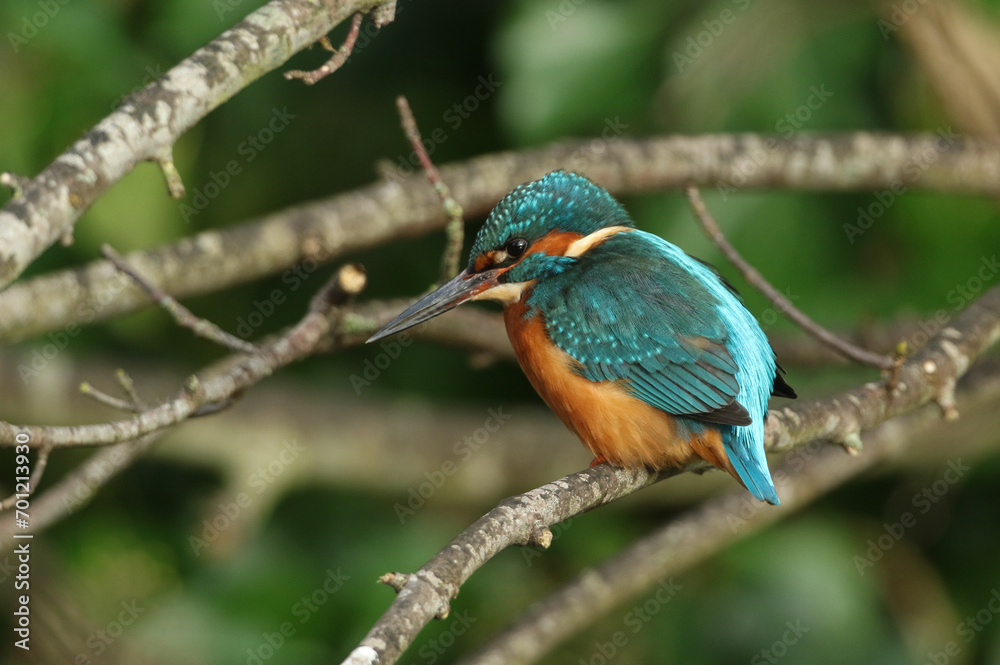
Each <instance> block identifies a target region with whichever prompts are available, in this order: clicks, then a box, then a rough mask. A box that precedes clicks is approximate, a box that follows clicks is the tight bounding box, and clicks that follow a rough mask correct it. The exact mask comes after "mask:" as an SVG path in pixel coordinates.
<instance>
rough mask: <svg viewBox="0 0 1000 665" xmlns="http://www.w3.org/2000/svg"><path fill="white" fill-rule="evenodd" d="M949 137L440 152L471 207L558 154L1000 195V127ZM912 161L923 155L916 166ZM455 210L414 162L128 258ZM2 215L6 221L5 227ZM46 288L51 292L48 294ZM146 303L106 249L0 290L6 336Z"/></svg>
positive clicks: (155, 271) (575, 162)
mask: <svg viewBox="0 0 1000 665" xmlns="http://www.w3.org/2000/svg"><path fill="white" fill-rule="evenodd" d="M940 140H941V139H940V137H938V136H936V135H933V134H930V135H928V134H921V135H914V136H907V137H903V136H883V135H874V134H868V133H855V134H845V135H840V136H830V137H809V136H802V137H796V138H792V139H779V138H773V137H766V136H759V135H754V134H738V135H706V136H697V137H683V136H670V137H656V138H650V139H645V140H625V139H612V140H608V141H604V140H599V141H595V140H586V141H569V142H562V143H557V144H554V145H550V146H547V147H544V148H541V149H536V150H527V151H523V152H518V153H499V154H496V155H487V156H483V157H479V158H476V159H473V160H469V161H467V162H462V163H459V164H454V165H451V166H444V167H442V168H441V177H442V179H444V180H445V181H447V182H448V183H449V186H450V188H451V191H452V193H453V195H454V197H455V200H456V201H458V203H459V204H460V205H461V206H462V207H463V208H464V209H465V211H466V213H467V214H468V215H470V216H475V215H481V214H485V213H486V212H488V211H489V209H490V208H491V207H492V206H493V205H494V204H496V202H497V201H499V200H500V198H501V197H502V196H503V195H505V194H506V193H507V192H509V191H510V190H511V189H512V188H513V187H514V186H516V185H519V184H521V183H522V182H525V181H527V180H532V179H535V178H538V177H540V176H542V175H544V174H545V173H547V172H549V171H552V170H554V169H559V168H563V169H575V170H578V171H581V172H583V173H585V174H586V175H588V176H590V177H591V178H593V179H594V180H595V181H596V182H598V183H599V184H600V185H601V186H603V187H606V188H608V189H609V190H610V191H612V192H613V193H616V194H625V193H630V192H644V191H654V190H662V189H669V188H680V187H684V186H686V185H690V184H697V185H700V186H715V187H718V188H720V189H721V190H722V191H730V190H731V189H734V188H736V187H739V188H761V187H784V188H789V189H815V190H858V189H861V190H869V191H870V190H872V189H884V188H886V187H890V186H892V185H893V184H895V185H897V186H898V185H900V184H901V183H902V184H905V185H907V186H909V187H911V188H922V189H928V190H935V191H948V192H954V193H960V192H965V193H974V194H988V195H993V196H997V195H1000V140H996V139H958V138H956V139H954V140H953V142H952V143H950V144H948V146H947V149H946V150H944V151H943V152H942V151H939V150H938V148H939V147H940V146H938V142H939V141H940ZM926 154H935V155H936V160H935V161H933V162H932V163H929V164H926V163H925V162H924V161H922V160H925V157H923V156H922V155H926ZM915 163H919V164H921V165H922V166H926V168H925V169H924V170H923V171H922V172H921V171H920V170H919V169H914V168H913V165H914V164H915ZM914 172H916V173H918V176H914V175H913V174H914ZM914 177H917V179H916V180H914ZM446 221H447V216H446V215H445V213H444V211H443V210H442V209H441V204H440V201H438V200H437V197H435V196H434V194H433V192H431V191H429V190H428V188H427V186H426V184H425V183H424V181H423V179H422V178H421V177H419V176H416V177H411V178H407V179H403V180H393V181H388V182H383V183H381V184H375V185H370V186H368V187H365V188H361V189H358V190H354V191H352V192H348V193H345V194H340V195H337V196H334V197H331V198H328V199H324V200H321V201H317V202H314V203H311V204H307V205H302V206H298V207H295V208H292V209H290V210H287V211H284V212H278V213H274V214H272V215H269V216H266V217H263V218H261V219H257V220H254V221H251V222H247V223H245V224H242V225H240V226H235V227H231V228H226V229H222V230H218V231H207V232H204V233H200V234H198V235H195V236H192V237H190V238H186V239H184V240H181V241H179V242H177V243H174V244H172V245H166V246H164V247H161V248H159V249H154V250H147V251H142V252H132V253H130V254H128V255H126V257H125V259H126V260H127V261H128V263H129V264H130V265H132V266H134V267H135V268H136V269H138V270H140V271H141V272H142V274H143V275H146V277H147V278H148V279H149V280H151V281H153V282H154V283H156V284H158V285H160V286H161V287H162V288H163V290H164V291H166V292H167V293H169V294H171V295H172V296H174V297H176V298H183V297H186V296H191V295H197V294H202V293H210V292H214V291H218V290H220V289H224V288H226V287H229V286H232V285H234V284H239V283H243V282H247V281H251V280H254V279H257V278H260V277H263V276H265V275H271V274H276V273H280V272H281V271H283V270H287V269H289V267H291V266H295V265H296V264H298V263H299V262H302V261H307V262H308V261H316V262H327V261H332V260H334V259H337V258H338V257H342V256H343V255H345V254H347V253H350V252H353V251H358V250H361V249H366V248H370V247H373V246H376V245H380V244H384V243H385V242H387V241H389V240H392V239H394V238H403V237H409V236H413V235H418V234H421V233H426V232H428V231H431V230H434V229H438V228H441V227H442V226H444V224H445V223H446ZM18 224H20V222H18ZM3 227H4V223H3V222H2V221H0V237H2V234H3V231H2V229H3ZM0 247H3V245H0ZM2 251H3V250H0V253H2ZM42 300H44V302H45V303H46V306H45V307H38V306H37V304H38V302H41V301H42ZM147 304H148V300H147V298H146V296H145V295H144V294H143V293H142V291H141V290H140V289H138V288H135V287H133V286H132V285H130V284H128V282H127V280H123V279H122V277H121V275H119V274H118V272H117V271H116V270H115V269H114V267H113V266H112V265H111V264H110V263H109V262H107V261H95V262H93V263H90V264H88V265H86V266H83V267H81V268H77V269H72V270H62V271H58V272H54V273H51V274H48V275H41V276H39V277H35V278H33V279H30V280H27V281H25V282H22V283H18V284H14V285H12V286H11V287H10V288H8V289H7V290H6V291H3V292H0V343H2V342H11V341H17V340H20V339H25V338H27V337H31V336H33V335H36V334H39V333H42V332H48V331H54V330H60V329H63V328H66V327H68V326H72V325H74V324H80V323H83V322H88V323H89V322H91V321H96V320H103V319H107V318H110V317H112V316H115V315H118V314H122V313H125V312H131V311H134V310H136V309H138V308H139V307H142V306H145V305H147Z"/></svg>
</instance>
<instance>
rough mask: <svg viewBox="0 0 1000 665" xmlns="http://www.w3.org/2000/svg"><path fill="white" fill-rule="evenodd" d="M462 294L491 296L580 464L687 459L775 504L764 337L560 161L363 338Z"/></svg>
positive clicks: (774, 373) (464, 297)
mask: <svg viewBox="0 0 1000 665" xmlns="http://www.w3.org/2000/svg"><path fill="white" fill-rule="evenodd" d="M470 300H493V301H498V302H500V303H502V304H503V305H504V314H503V317H504V323H505V324H506V327H507V334H508V336H509V337H510V341H511V345H512V346H513V348H514V352H515V354H516V356H517V360H518V362H519V363H520V365H521V369H522V370H523V371H524V373H525V374H526V375H527V377H528V380H529V381H530V382H531V384H532V385H533V386H534V388H535V390H536V391H537V392H538V394H539V395H540V396H541V397H542V399H543V400H544V401H545V403H546V404H548V406H549V407H550V408H551V409H552V410H553V411H554V412H555V413H556V414H557V415H558V416H559V418H560V419H561V420H562V421H563V423H564V424H565V425H566V427H568V428H569V429H570V430H571V431H572V432H573V433H575V434H576V435H577V436H578V437H579V438H580V440H581V441H582V442H583V443H584V445H586V446H587V448H589V449H590V451H591V452H592V453H593V454H594V461H593V463H592V464H591V466H593V465H595V464H598V463H601V462H608V463H610V464H613V465H618V466H622V467H630V468H631V467H639V466H646V467H650V468H653V469H666V468H675V467H679V468H696V467H703V465H702V460H703V461H704V462H707V463H708V464H711V465H712V466H715V467H717V468H719V469H722V470H724V471H727V472H729V474H730V475H732V476H733V477H734V478H735V479H736V480H737V481H738V482H739V483H740V484H742V485H743V487H745V488H746V489H747V490H748V491H749V492H750V493H751V494H752V495H753V496H754V497H756V498H757V499H759V500H761V501H766V502H768V503H771V504H774V505H778V504H779V503H780V502H779V500H778V496H777V493H776V492H775V489H774V483H773V481H772V480H771V474H770V471H769V470H768V467H767V459H766V458H765V455H764V421H765V419H766V418H767V407H768V397H769V396H771V395H774V396H780V397H789V398H794V397H795V396H796V395H795V391H794V390H792V388H791V387H790V386H789V385H788V384H787V383H786V382H785V380H784V378H783V377H782V375H781V374H782V372H781V368H780V367H779V366H778V365H777V363H776V361H775V355H774V351H773V350H772V349H771V346H770V344H769V342H768V340H767V337H766V336H765V335H764V332H763V331H762V330H761V328H760V325H758V323H757V321H756V319H754V317H753V315H751V314H750V312H749V311H747V309H746V307H744V305H743V303H742V301H741V300H740V297H739V294H738V293H737V292H736V290H735V289H734V288H733V287H732V285H730V284H729V282H727V281H726V280H725V279H724V278H723V277H722V276H721V275H719V273H717V272H716V271H715V269H714V268H712V267H711V266H710V265H709V264H707V263H704V262H703V261H700V260H699V259H695V258H693V257H691V256H689V255H688V254H686V253H685V252H684V251H683V250H681V249H680V248H678V247H677V246H676V245H673V244H671V243H669V242H667V241H666V240H663V239H662V238H660V237H659V236H656V235H653V234H651V233H646V232H644V231H640V230H638V229H636V228H635V225H634V224H633V223H632V220H631V219H630V217H629V215H628V213H627V212H626V210H625V208H624V207H622V205H621V204H620V203H619V202H618V201H616V200H615V199H614V198H613V197H612V196H611V195H610V194H609V193H608V192H607V191H606V190H604V189H603V188H601V187H599V186H598V185H596V184H594V183H593V182H591V181H590V180H588V179H587V178H585V177H584V176H581V175H578V174H576V173H567V172H564V171H554V172H552V173H549V174H548V175H546V176H544V177H543V178H541V179H539V180H535V181H532V182H528V183H524V184H522V185H520V186H518V187H517V188H515V189H514V190H513V191H511V192H510V193H509V194H507V195H506V196H505V197H504V198H503V199H502V200H501V201H500V203H498V204H497V206H496V207H495V208H494V209H493V211H492V212H491V213H490V214H489V216H488V217H487V219H486V222H485V223H484V225H483V227H482V229H481V230H480V231H479V234H478V235H477V236H476V241H475V243H474V244H473V247H472V251H471V255H470V258H469V263H468V266H467V267H466V268H465V270H463V271H462V272H461V273H459V274H458V275H457V276H455V277H454V279H452V280H450V281H448V282H447V283H445V284H444V285H442V286H441V287H440V288H438V289H437V290H435V291H433V292H431V293H429V294H428V295H426V296H425V297H423V298H421V299H419V300H418V301H417V302H415V303H414V304H413V305H412V306H410V307H409V308H407V309H406V310H405V311H403V312H402V313H401V314H400V315H399V316H397V317H396V318H395V319H393V320H392V321H390V322H389V323H388V324H387V325H386V326H385V327H383V328H382V329H381V330H379V331H378V332H377V333H376V334H375V335H374V336H372V337H371V339H369V340H368V341H369V342H373V341H375V340H378V339H381V338H383V337H386V336H388V335H392V334H393V333H397V332H399V331H401V330H405V329H406V328H409V327H411V326H415V325H417V324H419V323H422V322H424V321H426V320H428V319H430V318H432V317H435V316H437V315H439V314H442V313H444V312H447V311H448V310H450V309H452V308H454V307H456V306H458V305H460V304H462V303H464V302H466V301H470Z"/></svg>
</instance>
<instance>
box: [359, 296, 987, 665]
mask: <svg viewBox="0 0 1000 665" xmlns="http://www.w3.org/2000/svg"><path fill="white" fill-rule="evenodd" d="M997 339H1000V287H996V288H994V289H992V290H990V291H989V292H987V293H986V294H985V295H984V296H982V297H981V298H980V299H979V300H977V301H976V302H974V303H972V304H971V305H970V306H969V307H968V308H967V309H965V310H964V311H963V312H962V313H961V314H959V315H958V316H957V317H956V319H955V321H954V323H953V325H952V326H949V327H947V328H945V329H943V330H942V331H941V332H939V333H938V334H937V335H936V336H935V337H934V339H933V340H932V341H931V342H930V343H929V344H928V345H927V347H925V348H924V349H923V350H922V351H921V352H920V353H918V354H916V355H915V356H914V357H913V358H911V359H909V360H908V361H907V362H906V363H905V364H904V365H903V366H902V368H901V369H900V372H899V377H898V381H897V382H896V384H895V386H894V389H893V390H891V391H890V390H887V389H886V387H885V386H884V385H883V384H868V385H866V386H863V387H861V388H857V389H855V390H851V391H848V392H845V393H842V394H839V395H835V396H833V397H830V398H826V399H820V400H810V401H804V402H801V403H798V404H794V405H791V406H786V407H784V408H782V409H780V410H778V411H773V412H771V414H770V415H769V417H768V422H767V430H766V445H765V447H766V449H767V450H769V451H776V450H782V451H785V450H790V449H791V448H792V447H794V446H796V445H801V444H803V443H807V442H810V441H813V440H815V439H828V440H833V441H835V442H846V441H850V440H851V439H852V438H853V439H858V434H859V432H861V431H862V430H867V429H870V428H872V427H874V426H876V425H878V424H880V423H882V422H885V421H886V420H889V419H890V418H894V417H896V416H899V415H902V414H903V413H906V412H909V411H913V410H914V409H916V408H918V407H919V406H921V405H924V404H926V403H927V402H928V401H931V400H934V399H936V400H938V401H943V400H944V399H946V396H947V397H950V396H951V394H952V393H953V391H954V386H955V382H956V381H957V379H958V378H959V377H960V376H962V375H963V374H965V372H966V371H967V370H968V369H969V366H970V365H971V364H972V363H973V362H974V361H975V359H976V358H978V357H979V355H980V354H982V353H983V351H985V349H986V348H988V347H989V346H990V345H991V344H993V343H994V342H996V341H997ZM858 441H860V440H858ZM866 466H867V464H866V463H862V464H858V465H856V466H852V467H844V468H845V472H847V471H849V472H850V474H851V475H853V474H854V473H857V472H858V471H860V470H861V469H863V468H865V467H866ZM852 469H853V471H851V470H852ZM675 473H676V472H674V471H667V472H659V473H651V472H649V471H647V470H644V469H643V470H626V469H620V468H614V467H610V466H609V465H607V464H606V463H605V464H600V465H598V466H596V467H593V468H590V469H587V470H586V471H581V472H579V473H575V474H572V475H570V476H567V477H565V478H563V479H561V480H559V481H556V482H554V483H550V484H548V485H545V486H543V487H540V488H538V489H536V490H532V491H531V492H527V493H526V494H522V495H518V496H515V497H511V498H508V499H506V500H504V501H502V502H501V503H500V504H499V505H498V506H497V507H496V508H494V509H493V510H491V511H490V512H489V513H487V514H486V515H484V516H483V517H482V518H480V519H479V520H478V521H476V522H475V523H474V524H472V525H471V526H470V527H468V528H467V529H466V530H465V531H463V532H462V533H461V534H459V535H458V536H457V537H456V538H455V539H454V540H452V542H451V543H449V544H448V545H447V546H446V547H445V548H444V549H443V550H442V551H441V552H439V553H438V554H437V555H436V556H435V557H434V558H432V559H431V560H430V561H429V562H428V563H427V564H426V565H425V566H423V567H422V568H421V569H420V570H419V571H417V572H416V573H414V574H412V575H409V576H408V577H407V578H406V582H405V584H400V585H399V586H401V590H400V591H399V594H398V595H397V597H396V599H395V601H393V603H392V605H391V606H390V607H389V609H388V610H387V611H386V612H385V614H383V615H382V618H380V619H379V620H378V622H376V624H375V626H374V627H373V628H372V629H371V630H370V631H369V633H368V635H367V636H365V638H364V639H363V640H362V641H361V644H360V645H359V647H358V648H357V649H355V651H354V652H353V653H352V654H351V656H350V657H349V658H348V660H347V661H345V662H349V663H351V664H352V665H354V664H356V663H369V664H371V663H375V662H378V663H380V664H381V665H391V663H394V662H395V661H396V660H397V659H398V658H399V656H400V655H401V654H402V652H403V651H404V650H405V649H406V647H407V646H409V645H410V644H411V643H412V641H413V639H414V638H415V637H416V635H417V633H418V632H419V631H420V630H421V629H422V628H423V626H424V625H426V624H427V623H428V622H429V621H430V620H431V619H433V618H435V617H438V618H441V617H444V616H447V614H448V612H449V609H450V602H451V600H452V599H454V598H455V597H456V595H457V594H458V590H459V589H460V588H461V585H462V584H463V583H464V582H465V581H466V580H467V579H468V578H469V577H470V576H471V575H472V573H474V572H475V571H476V570H477V569H478V568H479V567H480V566H482V565H483V564H484V563H485V562H486V561H488V560H489V559H490V558H492V557H493V556H495V555H496V554H497V553H499V552H500V551H502V550H503V549H505V548H506V547H508V546H509V545H513V544H518V543H520V544H525V543H529V542H532V538H533V534H537V533H539V531H540V530H541V529H544V528H547V527H549V526H551V525H553V524H556V523H558V522H561V521H563V520H565V519H568V518H570V517H573V516H574V515H578V514H580V513H582V512H585V511H587V510H590V509H592V508H594V507H596V506H599V505H602V504H604V503H608V502H609V501H613V500H615V499H617V498H620V497H622V496H625V495H628V494H630V493H632V492H635V491H637V490H639V489H642V488H643V487H645V486H647V485H649V484H652V483H655V482H657V481H659V480H662V479H663V478H665V477H668V476H670V475H674V474H675ZM833 475H836V473H834V474H833ZM766 510H772V509H766ZM773 510H780V509H773Z"/></svg>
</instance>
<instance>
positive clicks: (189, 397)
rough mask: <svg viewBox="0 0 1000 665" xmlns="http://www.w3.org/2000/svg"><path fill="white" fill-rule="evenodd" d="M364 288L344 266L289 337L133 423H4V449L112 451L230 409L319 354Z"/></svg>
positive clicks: (358, 275)
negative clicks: (25, 443)
mask: <svg viewBox="0 0 1000 665" xmlns="http://www.w3.org/2000/svg"><path fill="white" fill-rule="evenodd" d="M364 285H365V278H364V270H363V269H361V268H360V267H359V266H357V265H355V264H349V265H346V266H343V267H342V268H341V269H340V270H339V271H337V273H336V274H334V275H333V276H332V277H331V278H330V280H329V281H328V282H327V283H326V284H325V285H324V286H323V287H322V288H321V289H320V290H319V291H318V292H317V294H316V296H314V297H313V299H312V301H311V303H310V308H309V312H308V313H307V314H306V315H305V316H304V317H303V318H302V320H301V321H299V323H297V324H296V325H294V326H293V327H292V328H291V329H290V330H288V331H287V332H286V333H285V334H283V335H281V336H279V337H277V338H276V339H274V340H273V341H271V342H269V343H268V344H266V345H263V346H262V347H261V349H260V350H259V351H258V352H257V353H253V354H246V355H244V356H242V357H240V358H237V359H234V361H233V362H232V363H231V364H230V365H228V366H227V369H226V370H225V371H222V372H220V373H219V374H215V375H212V376H210V377H209V378H206V379H199V378H198V377H197V376H192V377H190V378H189V379H188V382H187V384H186V385H185V386H184V388H183V389H182V390H181V391H179V393H178V394H177V396H175V397H174V398H173V399H172V400H170V401H168V402H166V403H164V404H159V405H157V406H154V407H151V408H149V409H146V410H144V411H142V412H140V413H137V414H135V415H134V416H133V417H131V418H128V419H124V420H117V421H113V422H108V423H100V424H96V425H75V426H52V427H39V426H31V425H25V426H20V425H18V426H15V425H12V424H10V423H8V422H5V421H2V420H0V445H3V444H6V445H13V444H14V442H15V439H16V438H17V436H18V434H20V433H23V434H27V435H28V437H29V439H30V444H29V445H31V446H32V447H35V448H42V447H45V446H49V445H51V446H53V447H57V448H63V447H74V446H91V445H108V444H115V443H121V442H123V441H132V440H135V439H137V438H139V437H141V436H145V435H147V434H151V433H153V432H157V431H160V430H163V429H166V428H168V427H172V426H174V425H176V424H178V423H180V422H183V421H185V420H188V419H190V418H193V417H196V416H199V415H205V414H207V413H212V412H215V411H218V410H221V409H222V408H225V406H228V405H229V404H231V403H232V402H233V401H234V400H235V399H236V398H237V397H239V396H240V395H242V394H243V393H244V392H245V391H246V390H247V389H248V388H250V387H251V386H253V385H254V384H256V383H257V382H259V381H261V380H262V379H264V378H266V377H268V376H270V375H271V374H273V373H274V372H275V371H276V370H277V369H279V368H281V367H284V366H285V365H288V364H290V363H292V362H295V361H296V360H301V359H302V358H305V357H307V356H309V355H311V354H312V353H314V352H316V350H317V349H318V348H319V346H320V343H321V342H323V341H325V338H326V337H327V336H329V335H330V334H331V333H335V332H338V331H336V330H335V329H334V328H335V326H337V325H339V323H340V321H341V320H342V317H343V313H342V312H340V311H339V310H340V305H341V304H343V303H344V302H347V301H348V300H349V299H350V298H352V297H353V296H354V295H356V294H357V293H358V292H359V291H360V290H361V289H362V288H364Z"/></svg>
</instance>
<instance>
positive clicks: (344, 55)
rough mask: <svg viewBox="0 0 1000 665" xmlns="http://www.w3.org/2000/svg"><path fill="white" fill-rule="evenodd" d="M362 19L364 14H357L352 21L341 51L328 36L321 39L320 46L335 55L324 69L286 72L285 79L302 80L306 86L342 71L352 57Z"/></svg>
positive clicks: (325, 64) (326, 63)
mask: <svg viewBox="0 0 1000 665" xmlns="http://www.w3.org/2000/svg"><path fill="white" fill-rule="evenodd" d="M362 18H364V14H363V13H362V12H357V13H356V14H355V15H354V17H353V18H352V19H351V29H350V30H349V31H348V33H347V37H346V38H344V44H343V46H341V47H340V48H339V49H336V48H334V47H333V44H331V43H330V38H329V37H327V36H326V35H323V36H322V37H320V38H319V43H320V45H321V46H322V47H323V48H325V49H326V50H327V51H330V52H331V53H333V57H331V58H330V59H329V60H327V61H326V62H325V63H324V64H323V66H322V67H320V68H318V69H314V70H312V71H311V72H307V71H304V70H301V69H293V70H291V71H287V72H285V78H286V79H288V80H292V79H302V81H303V83H305V84H306V85H313V84H314V83H316V82H317V81H320V80H322V79H324V78H326V77H327V76H329V75H330V74H332V73H334V72H335V71H337V70H338V69H340V68H341V67H342V66H343V65H344V63H345V62H347V59H348V58H349V57H351V51H353V50H354V42H356V41H357V40H358V31H359V30H360V29H361V19H362Z"/></svg>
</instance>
